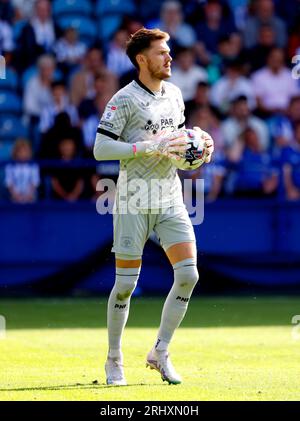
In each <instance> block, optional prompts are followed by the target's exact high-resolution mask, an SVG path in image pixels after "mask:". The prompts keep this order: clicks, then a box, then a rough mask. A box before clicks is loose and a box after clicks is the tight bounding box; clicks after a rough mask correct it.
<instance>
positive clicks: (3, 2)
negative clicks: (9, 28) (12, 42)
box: [0, 0, 14, 25]
mask: <svg viewBox="0 0 300 421" xmlns="http://www.w3.org/2000/svg"><path fill="white" fill-rule="evenodd" d="M13 18H14V8H13V6H12V4H11V2H10V0H0V20H2V21H5V22H7V23H9V24H10V25H11V24H12V22H13Z"/></svg>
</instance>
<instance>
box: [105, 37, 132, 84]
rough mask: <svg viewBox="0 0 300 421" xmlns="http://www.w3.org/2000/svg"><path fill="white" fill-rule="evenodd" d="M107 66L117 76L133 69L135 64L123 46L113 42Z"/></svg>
mask: <svg viewBox="0 0 300 421" xmlns="http://www.w3.org/2000/svg"><path fill="white" fill-rule="evenodd" d="M107 68H108V69H109V70H110V71H111V72H112V73H114V74H115V75H116V76H119V77H120V76H122V75H123V74H124V73H126V72H128V71H129V70H131V69H133V68H134V66H133V64H132V63H131V61H130V59H129V58H128V56H127V54H126V52H125V51H124V50H122V48H118V47H117V46H115V45H113V44H111V48H109V51H108V55H107Z"/></svg>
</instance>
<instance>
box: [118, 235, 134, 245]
mask: <svg viewBox="0 0 300 421" xmlns="http://www.w3.org/2000/svg"><path fill="white" fill-rule="evenodd" d="M121 246H122V247H125V248H130V247H132V246H133V238H132V237H129V236H127V235H123V236H122V237H121Z"/></svg>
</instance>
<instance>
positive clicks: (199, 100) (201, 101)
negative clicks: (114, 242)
mask: <svg viewBox="0 0 300 421" xmlns="http://www.w3.org/2000/svg"><path fill="white" fill-rule="evenodd" d="M206 106H210V86H209V84H208V83H207V82H199V83H198V85H197V88H196V92H195V95H194V98H193V99H192V100H190V101H186V102H185V115H186V120H189V119H190V116H191V114H192V112H193V111H195V110H196V109H198V108H200V107H206Z"/></svg>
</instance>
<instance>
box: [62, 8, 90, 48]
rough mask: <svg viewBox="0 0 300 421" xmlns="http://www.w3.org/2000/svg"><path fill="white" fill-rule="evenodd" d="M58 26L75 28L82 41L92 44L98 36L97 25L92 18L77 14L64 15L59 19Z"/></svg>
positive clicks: (63, 28)
mask: <svg viewBox="0 0 300 421" xmlns="http://www.w3.org/2000/svg"><path fill="white" fill-rule="evenodd" d="M57 24H58V26H59V27H60V28H61V29H62V30H65V29H67V28H69V27H72V28H75V29H76V30H77V31H78V33H79V37H80V39H81V41H83V42H85V43H86V44H87V45H91V44H92V43H93V42H94V41H95V40H96V38H97V27H96V24H95V22H94V21H93V20H92V19H89V18H87V17H84V16H82V17H79V16H76V15H68V16H63V17H60V18H58V19H57Z"/></svg>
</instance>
